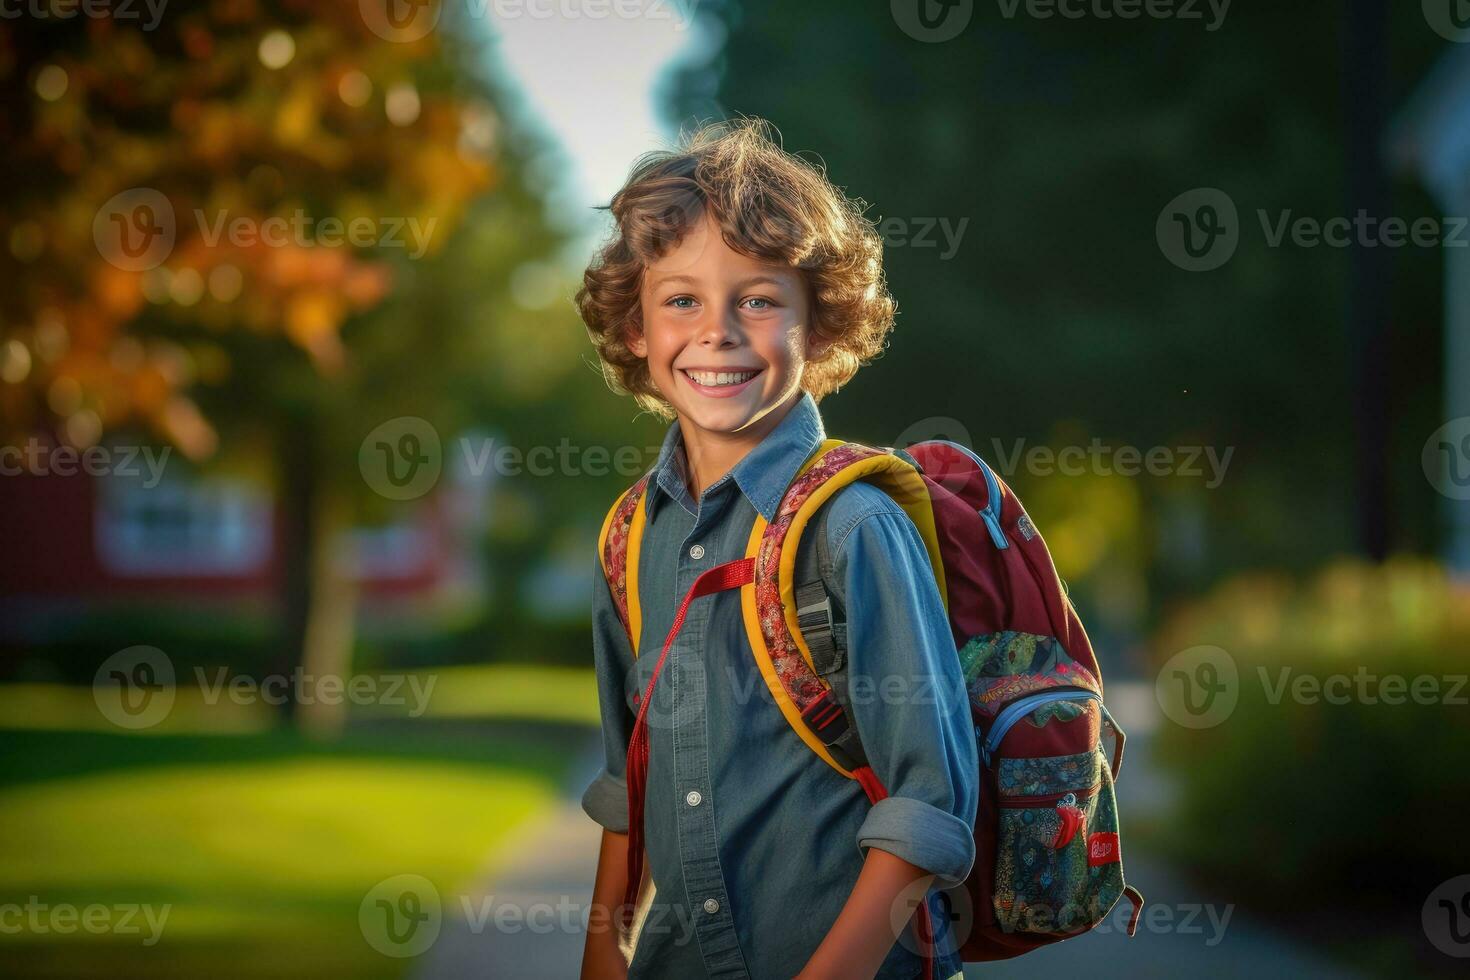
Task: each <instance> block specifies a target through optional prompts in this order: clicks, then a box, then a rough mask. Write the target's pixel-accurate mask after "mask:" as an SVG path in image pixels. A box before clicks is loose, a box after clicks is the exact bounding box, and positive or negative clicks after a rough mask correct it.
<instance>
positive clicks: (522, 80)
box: [486, 0, 713, 260]
mask: <svg viewBox="0 0 1470 980" xmlns="http://www.w3.org/2000/svg"><path fill="white" fill-rule="evenodd" d="M486 2H489V4H490V9H492V10H497V9H498V10H499V12H498V13H496V14H495V15H494V18H493V34H494V36H495V37H496V41H495V46H496V53H497V56H498V59H499V62H500V65H501V67H502V68H503V69H504V70H505V72H506V73H507V74H508V75H509V77H510V81H511V83H512V85H513V86H514V87H515V88H516V89H518V90H519V91H520V92H521V94H522V95H523V97H524V99H525V104H524V105H523V106H522V107H521V108H522V109H523V110H524V111H523V113H522V118H523V119H529V120H531V121H533V122H534V123H536V124H539V125H541V126H543V127H544V129H545V130H546V131H547V132H549V133H550V134H551V136H552V137H553V138H554V139H555V141H556V143H557V144H558V146H559V147H560V150H561V152H562V153H564V154H565V160H563V161H560V162H557V163H555V164H554V165H538V166H536V167H534V168H533V169H534V170H535V171H536V172H538V173H540V174H545V175H549V186H544V187H543V190H544V191H545V192H546V194H547V196H548V199H549V207H550V209H551V213H552V215H553V217H554V219H555V220H557V221H558V223H562V222H565V223H566V224H567V225H568V226H570V227H575V228H576V229H577V230H578V231H579V232H580V233H581V234H580V235H579V241H578V242H577V243H576V245H574V246H573V247H572V248H571V249H570V250H569V251H571V252H572V253H574V254H576V255H580V256H581V257H582V259H583V260H585V257H586V249H587V246H588V244H589V243H590V241H592V240H595V239H596V238H599V237H601V235H602V233H603V230H604V225H603V222H604V221H605V220H606V218H605V216H604V215H601V214H600V213H598V212H594V211H593V210H592V209H593V207H594V206H596V205H605V204H607V202H608V200H609V199H610V198H611V197H612V195H613V193H614V192H615V191H616V190H617V189H618V188H619V187H620V186H622V183H623V180H624V179H625V178H626V177H627V175H628V170H629V168H630V167H631V165H632V163H633V161H634V160H635V159H636V158H637V157H638V156H639V154H641V153H643V152H645V151H647V150H651V149H657V148H661V147H664V146H667V145H668V144H669V142H670V141H671V139H672V138H673V136H674V135H676V134H675V133H674V131H673V126H672V124H671V122H670V121H669V120H668V119H667V117H666V114H665V113H664V112H663V111H662V110H661V109H660V107H659V106H658V105H657V104H656V100H655V91H656V86H657V84H658V82H659V80H660V77H661V76H662V75H663V74H664V73H665V72H666V71H667V70H668V69H669V67H670V66H671V65H673V64H675V63H677V62H678V61H680V60H685V59H687V58H689V57H690V56H691V54H697V53H698V52H700V51H701V50H703V49H704V48H705V47H707V46H708V45H710V44H711V43H713V40H712V34H711V32H710V30H709V29H708V27H706V26H705V25H704V24H703V22H701V21H697V20H695V19H694V17H693V13H694V12H695V11H696V10H697V0H602V2H600V3H599V2H595V0H524V3H523V4H522V3H509V2H505V0H501V2H499V3H497V0H486ZM619 10H621V11H624V12H627V13H631V14H636V15H635V16H621V17H620V16H618V15H617V11H619ZM508 11H517V12H518V13H517V15H516V16H506V15H505V14H506V13H507V12H508ZM594 14H597V15H598V16H594ZM540 163H542V162H541V161H538V164H540ZM544 163H546V164H551V163H552V161H545V162H544Z"/></svg>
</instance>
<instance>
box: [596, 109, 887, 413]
mask: <svg viewBox="0 0 1470 980" xmlns="http://www.w3.org/2000/svg"><path fill="white" fill-rule="evenodd" d="M865 206H866V205H865V204H864V203H863V202H862V201H861V200H852V199H849V198H848V197H846V196H845V195H844V194H843V193H842V191H840V190H839V189H838V188H836V187H834V186H833V185H832V183H831V182H830V181H829V180H828V179H827V176H826V174H825V173H824V172H823V171H822V170H821V169H819V168H817V167H816V166H814V165H812V164H810V163H808V162H807V161H805V160H803V159H801V158H800V157H797V156H794V155H792V154H791V153H788V152H787V151H786V150H784V149H783V148H782V147H781V143H780V134H779V133H777V132H776V131H775V129H774V127H772V126H771V125H770V124H769V123H767V122H765V121H764V120H761V119H750V118H742V119H738V120H732V121H727V122H720V123H713V124H709V125H705V126H702V127H700V128H699V129H697V130H696V131H695V132H693V133H692V134H689V135H686V136H684V138H683V139H682V140H681V141H680V144H679V146H678V147H677V148H676V149H673V150H656V151H653V152H650V153H646V154H644V155H643V156H642V157H640V158H639V159H638V161H637V162H636V163H635V164H634V166H633V171H632V174H631V175H630V176H629V178H628V180H627V182H626V183H625V184H624V185H623V188H622V189H621V190H619V191H618V193H617V194H615V195H614V196H613V199H612V202H611V204H610V205H608V208H607V210H609V211H611V212H612V215H613V218H614V221H615V222H616V226H617V227H616V230H615V231H614V233H613V235H612V238H611V239H610V240H609V241H608V242H607V243H606V244H605V245H604V246H603V247H602V248H601V249H600V250H599V251H598V253H597V255H596V256H594V258H593V260H592V263H591V264H590V265H589V266H588V268H587V271H586V272H585V273H584V275H583V277H582V287H581V289H579V290H578V291H577V296H576V303H577V309H578V310H579V312H580V313H581V315H582V320H583V322H584V323H585V324H586V325H587V332H588V335H589V337H590V338H591V340H592V343H593V346H595V347H596V348H597V353H598V357H599V359H600V360H601V364H602V374H603V377H604V378H605V379H606V381H607V383H608V385H609V387H611V388H612V390H613V391H615V392H617V393H619V394H631V395H632V396H633V398H634V399H635V400H636V401H637V402H638V404H639V405H640V406H641V407H642V408H644V409H646V410H647V411H650V412H652V413H654V414H655V415H658V416H659V417H661V418H663V419H666V420H667V419H672V418H674V416H675V412H674V409H673V406H671V405H670V404H669V403H668V401H666V400H665V399H664V397H663V396H662V395H661V394H660V393H659V391H658V388H657V387H655V385H654V383H653V379H652V378H651V376H650V374H649V370H648V362H647V361H646V360H644V359H643V358H640V357H639V356H637V355H636V354H634V353H633V352H632V351H631V350H630V349H629V348H628V339H629V337H633V336H637V335H638V333H639V332H641V330H642V309H641V306H640V301H639V296H640V287H641V285H642V281H643V272H644V269H645V268H646V267H647V265H648V263H650V262H652V261H655V260H657V259H658V258H660V257H661V256H663V255H664V254H666V253H667V252H668V251H669V250H670V249H672V248H674V247H675V246H677V245H678V244H679V242H680V241H681V240H682V239H683V238H684V236H685V234H687V233H688V231H689V230H690V228H692V227H693V226H694V225H695V224H696V223H697V222H698V221H700V220H702V219H703V217H704V213H705V209H706V208H708V209H709V210H710V213H711V215H712V217H713V218H714V220H715V221H717V222H718V223H719V226H720V229H721V233H722V237H723V238H724V240H725V243H726V244H728V245H729V246H730V247H731V248H732V249H734V250H735V251H737V252H741V253H743V254H745V255H749V256H751V257H753V258H757V259H761V260H764V261H769V262H774V263H778V264H784V265H786V266H788V267H791V268H796V269H800V270H801V271H802V273H803V276H804V278H805V280H806V283H807V286H808V289H809V295H810V296H811V299H812V323H811V324H810V328H811V329H812V331H814V336H815V337H817V338H819V339H820V340H822V341H825V342H827V343H828V344H829V346H828V347H827V348H826V349H825V350H824V351H823V352H822V353H821V355H820V356H819V357H817V358H815V359H813V360H810V361H808V362H807V364H806V370H805V373H804V375H803V378H802V383H801V385H802V387H803V388H804V389H806V390H807V391H808V392H810V393H811V395H812V397H813V398H814V399H815V400H817V401H821V399H822V398H823V396H825V395H828V394H830V393H832V392H834V391H837V390H839V389H840V388H841V387H842V386H843V385H844V384H846V383H847V382H848V381H849V380H850V379H851V378H852V376H853V375H855V374H856V373H857V371H858V368H859V367H861V366H863V365H864V364H866V363H868V362H869V361H870V360H871V359H872V358H873V357H874V356H876V355H877V354H878V353H879V352H880V351H881V350H882V349H883V346H884V342H885V338H886V337H887V335H888V333H889V331H890V330H892V329H893V320H894V314H895V312H896V308H895V305H894V301H893V297H892V296H891V295H889V293H888V289H887V285H886V283H885V282H884V277H883V240H882V238H881V237H880V236H879V235H878V232H877V230H876V229H875V228H874V227H873V223H872V222H871V221H870V220H869V219H868V218H867V217H866V216H865V215H864V214H863V209H864V207H865Z"/></svg>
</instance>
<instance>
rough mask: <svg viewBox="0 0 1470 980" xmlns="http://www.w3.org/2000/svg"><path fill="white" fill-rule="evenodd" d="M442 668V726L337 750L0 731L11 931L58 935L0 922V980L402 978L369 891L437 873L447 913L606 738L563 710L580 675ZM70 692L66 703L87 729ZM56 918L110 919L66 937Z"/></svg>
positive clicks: (261, 734) (4, 905) (405, 727)
mask: <svg viewBox="0 0 1470 980" xmlns="http://www.w3.org/2000/svg"><path fill="white" fill-rule="evenodd" d="M429 673H434V674H438V675H439V680H438V681H437V684H439V685H442V686H441V687H440V688H439V691H436V695H435V700H436V701H437V700H438V698H439V697H440V696H441V694H442V693H443V692H453V696H452V697H446V698H445V701H444V704H443V705H438V708H439V712H438V713H437V714H436V717H437V718H439V719H441V720H438V721H433V722H428V721H425V720H423V719H419V720H410V719H406V718H404V719H395V718H389V717H384V718H380V719H367V718H363V717H362V716H358V720H357V721H356V722H355V723H354V724H353V726H351V727H350V728H349V730H348V733H347V734H346V735H345V736H344V737H342V738H341V739H338V740H335V741H331V742H318V741H313V740H309V739H307V738H305V737H303V736H301V735H298V734H296V733H295V732H293V731H290V730H283V729H279V728H267V729H265V730H263V731H256V732H249V733H245V734H206V733H200V732H170V731H168V730H165V731H164V732H159V733H152V734H149V735H143V736H140V735H135V734H123V733H118V732H115V731H114V732H105V731H66V730H57V729H58V725H57V720H56V719H55V718H51V719H49V720H47V721H46V723H45V724H38V725H36V726H35V727H33V728H30V729H16V728H10V729H7V730H0V927H3V926H5V925H7V922H6V921H5V917H6V916H9V917H10V918H9V922H12V923H13V922H16V921H19V919H18V917H19V916H29V915H35V916H39V917H40V918H39V921H40V922H41V924H42V926H41V928H36V927H35V926H34V925H33V924H31V925H29V926H28V927H24V928H22V929H20V930H18V931H17V930H14V929H11V928H0V974H3V975H7V976H27V977H62V976H65V977H91V976H96V977H102V976H106V977H134V976H136V977H145V976H146V977H173V976H178V977H197V976H210V977H235V976H239V977H244V976H272V977H276V976H279V977H311V978H314V980H321V978H326V977H339V976H341V977H398V976H402V975H403V974H404V972H405V970H406V969H407V968H409V967H411V966H412V965H413V964H414V963H415V962H418V961H415V960H411V959H395V958H390V957H388V956H384V955H383V954H381V953H379V952H377V951H375V950H374V949H373V948H372V946H370V945H369V943H368V941H367V940H366V939H365V934H364V928H365V927H364V926H363V925H360V923H359V908H360V906H362V905H363V904H364V899H365V898H366V897H367V895H368V892H369V891H370V890H371V889H373V887H374V886H375V885H376V884H377V883H379V882H381V881H383V880H384V879H387V878H390V877H393V876H396V875H402V874H413V875H421V876H423V878H425V879H427V880H428V881H429V882H431V883H432V885H433V886H434V888H436V889H437V890H438V892H439V894H440V897H441V900H442V901H443V904H444V909H445V916H446V918H447V917H448V916H449V915H450V914H452V910H453V909H457V908H458V904H459V903H458V896H459V895H460V894H461V893H462V892H463V890H464V889H467V888H469V887H470V886H471V885H473V884H474V883H475V882H477V881H479V880H481V879H482V878H483V877H484V876H485V875H486V874H487V873H488V872H489V871H490V870H491V869H492V868H493V866H494V864H495V862H496V861H497V859H498V857H499V856H500V855H502V854H504V853H506V850H507V849H508V848H509V849H514V848H515V847H517V846H518V843H517V842H518V841H520V840H522V839H523V838H522V837H521V835H522V834H525V833H530V832H533V830H534V822H535V818H536V816H537V814H539V813H542V812H544V811H545V808H546V807H547V806H549V805H550V804H552V803H553V802H554V801H555V800H556V799H557V797H558V794H559V792H560V789H561V785H562V783H563V782H564V780H565V779H566V776H567V770H568V765H569V763H570V762H571V760H572V759H573V758H574V756H575V754H576V752H577V751H579V750H580V749H581V748H582V747H584V746H585V745H586V744H587V742H588V740H589V738H590V737H591V735H592V733H593V731H594V729H592V728H590V727H589V726H587V725H586V724H581V723H580V722H584V721H585V718H586V716H585V706H584V708H583V709H577V708H574V707H568V706H567V705H569V704H570V705H576V704H577V703H578V702H577V700H576V699H575V698H572V699H571V700H570V701H567V700H564V699H562V698H560V697H558V696H557V695H556V689H557V688H558V687H560V688H562V689H563V690H566V689H573V690H575V689H576V688H578V687H585V686H589V685H590V675H587V674H586V672H585V671H583V672H580V679H578V680H577V681H576V682H575V683H571V684H568V683H566V682H567V681H568V680H572V678H570V676H569V675H568V676H562V675H555V676H553V674H548V673H545V672H543V671H541V670H540V669H527V670H523V671H507V670H506V669H505V668H496V669H495V671H493V672H492V673H491V674H490V675H489V676H484V677H479V678H478V679H476V677H475V675H474V674H473V672H471V673H466V674H461V673H460V669H459V668H456V669H454V670H453V671H434V672H429ZM471 681H474V683H471ZM16 693H17V692H14V691H7V692H4V694H3V695H0V708H3V706H4V702H5V699H6V698H11V699H12V700H13V699H14V697H15V695H16ZM69 698H70V696H69V695H68V696H63V697H55V698H52V699H51V702H50V703H51V704H52V706H53V707H54V706H55V705H57V704H61V705H62V706H63V707H62V710H65V711H77V712H81V713H83V714H86V713H87V711H88V708H87V705H86V703H85V701H83V700H79V699H69ZM88 699H90V695H88ZM538 704H539V705H540V706H542V708H543V709H544V710H543V711H542V713H541V718H540V720H539V721H536V720H533V719H535V718H536V711H534V710H533V708H534V707H535V706H536V705H538ZM476 705H478V706H479V709H480V710H478V711H475V710H471V709H472V708H473V707H474V706H476ZM501 705H505V706H508V707H514V708H515V709H516V710H515V711H501V710H500V706H501ZM592 706H593V710H594V712H595V697H594V701H593V704H592ZM91 710H92V711H94V712H95V708H92V709H91ZM579 710H580V711H582V712H583V713H581V714H579V713H578V712H579ZM485 715H488V716H490V718H491V720H488V721H487V720H485V718H484V717H483V716H485ZM36 716H37V711H36V709H34V707H33V708H32V710H31V711H30V714H28V715H27V714H25V713H20V717H26V718H30V719H32V720H35V718H36ZM548 716H549V717H548ZM15 717H16V716H15V715H12V714H11V713H10V712H4V713H0V718H3V719H5V721H4V722H3V723H4V724H12V723H13V721H12V719H13V718H15ZM592 717H593V720H594V721H595V717H596V716H595V713H594V714H593V716H592ZM161 727H162V726H161ZM130 906H139V907H142V908H143V909H144V910H147V911H150V912H151V913H152V914H153V923H152V924H150V923H149V921H148V920H147V919H146V918H145V916H144V915H143V914H141V913H139V914H135V915H133V916H132V920H131V922H130V924H129V925H130V926H131V927H132V928H134V929H136V930H137V931H135V932H128V933H124V931H123V929H122V928H121V925H122V922H121V917H122V916H123V915H125V914H127V913H126V912H125V911H124V910H125V909H126V908H127V907H130ZM58 908H60V909H61V910H62V914H63V915H66V914H70V915H75V916H78V917H80V916H83V915H87V914H91V915H94V916H97V917H98V920H97V921H107V922H109V923H111V924H110V925H108V926H107V927H106V928H104V929H100V930H98V934H92V933H89V932H87V931H86V930H85V929H82V928H80V927H79V924H78V922H75V921H69V920H66V919H62V920H58V921H57V922H56V923H54V924H50V919H49V918H48V917H49V916H51V915H52V914H53V910H56V909H58ZM71 909H75V910H76V911H75V912H70V911H68V910H71ZM89 909H91V910H92V911H91V912H90V913H89V911H88V910H89ZM32 910H34V911H32ZM165 915H166V918H162V917H163V916H165ZM160 925H161V927H162V931H161V933H158V935H159V938H158V939H157V941H156V942H155V943H152V944H149V942H148V940H149V939H150V937H151V936H152V935H153V934H154V933H155V932H156V931H157V929H158V926H160ZM64 926H65V927H69V929H70V931H68V932H63V931H62V929H63V927H64Z"/></svg>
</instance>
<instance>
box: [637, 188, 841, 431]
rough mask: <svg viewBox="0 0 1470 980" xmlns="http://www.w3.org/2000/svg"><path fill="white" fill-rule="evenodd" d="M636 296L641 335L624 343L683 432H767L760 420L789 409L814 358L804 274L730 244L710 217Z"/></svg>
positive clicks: (648, 272) (651, 271)
mask: <svg viewBox="0 0 1470 980" xmlns="http://www.w3.org/2000/svg"><path fill="white" fill-rule="evenodd" d="M641 299H642V311H643V332H642V335H641V336H635V337H632V338H630V339H629V344H628V346H629V348H630V349H631V350H632V351H633V353H634V354H636V355H637V356H638V357H641V358H645V359H646V360H647V361H648V370H649V374H650V375H651V376H652V379H653V383H654V385H655V386H657V388H658V390H659V393H660V394H662V395H663V396H664V398H666V399H667V400H668V402H669V404H671V405H673V406H674V409H675V410H676V411H677V412H678V413H679V418H680V421H681V422H682V423H683V424H684V425H685V426H686V433H687V432H688V428H687V427H688V426H690V425H693V426H694V427H696V429H697V430H703V431H705V432H709V433H726V434H735V433H745V434H749V435H757V434H759V435H764V430H765V428H766V427H765V426H761V425H760V424H759V423H760V422H761V420H762V419H763V418H765V416H766V415H767V414H768V413H770V412H771V411H772V410H773V409H775V408H777V407H778V406H780V405H783V404H786V403H787V399H788V397H789V396H790V395H791V394H792V393H793V392H795V391H796V390H797V389H798V388H799V387H800V386H801V376H802V371H803V369H804V367H805V365H806V362H807V361H808V360H809V359H811V358H813V357H817V356H819V355H820V353H821V347H820V346H819V344H818V343H817V342H813V341H812V340H811V333H812V332H811V329H810V327H811V322H810V308H811V306H810V303H809V302H808V299H807V289H806V282H805V280H804V279H803V278H802V274H801V273H800V272H799V271H798V270H796V269H791V268H789V267H786V266H783V265H774V264H771V263H769V262H765V261H762V260H761V259H755V258H751V257H750V256H748V255H742V254H741V253H739V252H737V251H735V250H734V249H732V248H730V246H729V245H727V244H726V243H725V240H724V238H723V236H722V235H721V234H720V228H719V224H718V223H717V222H716V221H715V220H714V219H713V218H712V217H711V216H710V214H709V213H708V211H706V213H705V215H704V217H703V219H702V220H701V221H699V222H696V223H695V225H694V226H693V227H692V228H690V230H689V233H688V234H687V235H685V236H684V240H683V241H681V242H680V243H679V244H678V245H677V246H676V247H674V248H673V249H671V250H669V251H668V252H667V253H666V254H665V255H664V256H663V257H662V258H660V259H658V260H657V261H655V262H651V263H649V265H648V267H647V268H646V269H645V270H644V273H643V284H642V287H641ZM706 372H713V373H714V374H715V375H717V376H712V375H711V374H706ZM732 374H733V375H736V376H735V377H733V378H732V377H729V375H732ZM718 375H724V376H718ZM777 421H778V420H777ZM771 424H774V422H772V423H771Z"/></svg>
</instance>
